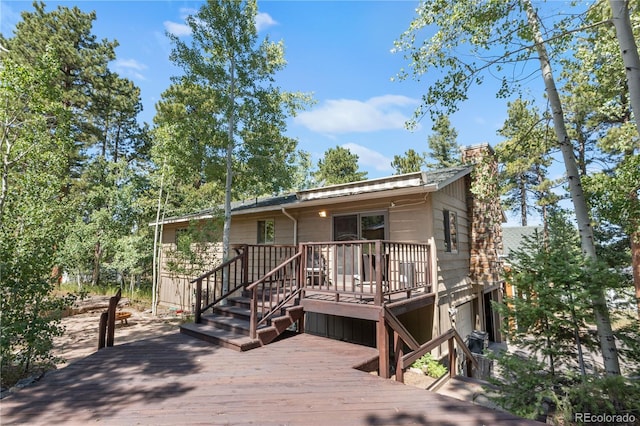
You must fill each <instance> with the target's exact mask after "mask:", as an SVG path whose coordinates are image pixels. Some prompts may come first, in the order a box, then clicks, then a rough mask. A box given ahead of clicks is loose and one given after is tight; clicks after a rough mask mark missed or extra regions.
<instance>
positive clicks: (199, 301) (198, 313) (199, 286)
mask: <svg viewBox="0 0 640 426" xmlns="http://www.w3.org/2000/svg"><path fill="white" fill-rule="evenodd" d="M201 309H202V278H198V281H196V307H195V309H194V310H195V317H194V322H195V323H196V324H200V317H201V315H202V311H201Z"/></svg>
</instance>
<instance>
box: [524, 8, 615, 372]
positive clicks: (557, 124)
mask: <svg viewBox="0 0 640 426" xmlns="http://www.w3.org/2000/svg"><path fill="white" fill-rule="evenodd" d="M523 5H524V8H525V10H526V12H527V18H528V21H529V26H530V28H531V30H532V33H533V37H534V41H535V44H536V50H537V52H538V55H539V59H540V70H541V71H542V78H543V79H544V84H545V88H546V92H547V96H548V99H549V104H550V105H551V109H552V113H553V127H554V130H555V133H556V137H557V139H558V143H559V145H560V151H561V152H562V157H563V160H564V165H565V169H566V172H567V180H568V182H569V192H570V193H571V199H572V201H573V206H574V209H575V215H576V221H577V223H578V232H579V233H580V243H581V245H582V251H583V253H584V254H585V255H586V256H587V258H589V259H590V260H592V261H595V260H597V255H596V248H595V243H594V238H593V229H592V227H591V219H590V217H589V211H588V209H587V202H586V199H585V195H584V193H583V190H582V183H581V181H580V175H579V172H578V166H577V163H576V157H575V155H574V153H573V146H572V145H571V141H570V139H569V135H568V134H567V129H566V125H565V120H564V112H563V111H562V103H561V101H560V96H559V94H558V90H557V89H556V85H555V80H554V78H553V72H552V69H551V63H550V62H549V56H548V55H547V49H546V46H545V44H544V40H543V39H542V34H541V33H540V27H539V24H538V15H537V13H536V11H535V10H534V8H533V6H532V4H531V1H530V0H523ZM592 305H593V310H594V314H595V321H596V328H597V333H598V338H599V340H600V349H601V350H602V359H603V364H604V368H605V371H606V374H607V375H620V364H619V360H618V350H617V348H616V342H615V339H614V336H613V330H612V328H611V320H610V318H609V311H608V309H607V304H606V301H605V297H604V291H603V290H602V289H599V291H598V292H597V294H595V295H594V296H593V300H592Z"/></svg>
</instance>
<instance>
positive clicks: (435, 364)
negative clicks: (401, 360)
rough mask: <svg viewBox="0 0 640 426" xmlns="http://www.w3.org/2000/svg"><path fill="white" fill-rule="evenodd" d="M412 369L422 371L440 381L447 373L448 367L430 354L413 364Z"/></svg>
mask: <svg viewBox="0 0 640 426" xmlns="http://www.w3.org/2000/svg"><path fill="white" fill-rule="evenodd" d="M411 367H413V368H418V369H420V370H422V371H423V372H424V373H425V374H426V375H427V376H429V377H433V378H434V379H438V378H440V377H441V376H443V375H444V374H446V373H447V367H445V366H444V365H442V364H441V363H440V362H439V361H438V360H436V359H434V358H433V355H431V353H430V352H428V353H426V354H424V355H422V356H421V357H420V359H418V360H416V361H415V362H414V363H413V364H411Z"/></svg>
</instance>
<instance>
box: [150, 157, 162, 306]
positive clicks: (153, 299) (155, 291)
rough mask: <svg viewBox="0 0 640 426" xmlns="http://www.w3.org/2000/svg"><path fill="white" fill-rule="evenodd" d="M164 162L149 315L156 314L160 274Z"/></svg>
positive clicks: (155, 229)
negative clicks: (159, 247)
mask: <svg viewBox="0 0 640 426" xmlns="http://www.w3.org/2000/svg"><path fill="white" fill-rule="evenodd" d="M164 166H165V165H164V163H163V164H162V174H161V175H160V189H159V190H158V206H157V208H156V224H155V227H154V229H153V265H152V268H153V271H152V278H151V315H153V316H156V315H157V314H158V309H157V305H158V303H157V301H158V295H157V294H158V281H159V279H160V277H159V276H160V274H159V273H158V267H159V261H158V260H159V259H158V258H159V257H160V256H159V249H158V246H159V243H160V241H159V239H160V232H159V230H160V211H161V210H163V209H162V191H164Z"/></svg>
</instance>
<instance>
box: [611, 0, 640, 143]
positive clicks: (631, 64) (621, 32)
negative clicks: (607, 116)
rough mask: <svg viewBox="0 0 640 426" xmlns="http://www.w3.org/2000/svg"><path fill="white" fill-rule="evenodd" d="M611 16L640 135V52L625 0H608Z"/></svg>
mask: <svg viewBox="0 0 640 426" xmlns="http://www.w3.org/2000/svg"><path fill="white" fill-rule="evenodd" d="M609 6H610V7H611V12H612V14H613V15H612V16H613V26H614V27H615V29H616V38H617V39H618V44H619V45H620V53H621V54H622V62H623V63H624V69H625V72H626V74H627V85H628V86H629V97H630V101H631V109H632V110H633V115H634V117H635V121H636V129H637V130H638V135H640V54H638V46H637V44H636V40H635V39H634V37H633V28H632V27H631V19H630V17H629V5H628V2H627V1H625V0H609Z"/></svg>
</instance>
